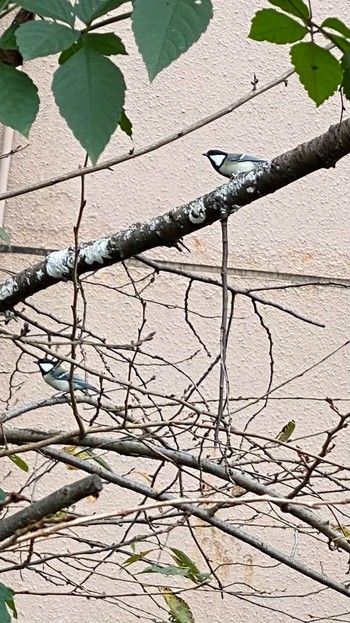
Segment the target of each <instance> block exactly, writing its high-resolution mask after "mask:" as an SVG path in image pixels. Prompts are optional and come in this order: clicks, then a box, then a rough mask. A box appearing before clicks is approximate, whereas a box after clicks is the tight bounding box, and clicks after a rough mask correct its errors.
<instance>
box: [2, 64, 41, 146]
mask: <svg viewBox="0 0 350 623" xmlns="http://www.w3.org/2000/svg"><path fill="white" fill-rule="evenodd" d="M0 93H1V97H0V122H1V123H3V124H4V125H8V126H9V127H10V128H13V129H14V130H18V132H20V133H21V134H23V135H24V136H25V137H28V134H29V130H30V128H31V126H32V123H33V121H34V119H35V117H36V115H37V113H38V110H39V97H38V89H37V88H36V86H35V84H34V82H32V80H31V79H30V78H29V76H28V75H27V74H26V73H25V72H24V71H18V69H16V68H15V67H10V66H9V65H6V64H5V63H0Z"/></svg>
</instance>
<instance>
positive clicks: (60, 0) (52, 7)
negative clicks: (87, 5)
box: [20, 0, 74, 26]
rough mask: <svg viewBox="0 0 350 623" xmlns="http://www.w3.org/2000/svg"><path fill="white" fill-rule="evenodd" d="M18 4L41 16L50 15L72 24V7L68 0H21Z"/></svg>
mask: <svg viewBox="0 0 350 623" xmlns="http://www.w3.org/2000/svg"><path fill="white" fill-rule="evenodd" d="M20 5H21V7H23V8H24V9H27V11H32V12H33V13H36V14H37V15H40V16H41V17H51V18H52V19H58V20H60V21H61V22H65V23H66V24H69V25H70V26H73V25H74V14H73V7H72V5H71V3H70V2H69V0H21V1H20Z"/></svg>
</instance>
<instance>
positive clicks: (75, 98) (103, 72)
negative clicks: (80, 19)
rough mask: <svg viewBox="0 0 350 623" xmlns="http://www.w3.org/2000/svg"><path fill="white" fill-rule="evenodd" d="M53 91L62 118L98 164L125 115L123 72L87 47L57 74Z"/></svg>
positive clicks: (67, 62)
mask: <svg viewBox="0 0 350 623" xmlns="http://www.w3.org/2000/svg"><path fill="white" fill-rule="evenodd" d="M52 91H53V94H54V98H55V101H56V104H57V106H58V107H59V110H60V113H61V115H62V117H63V118H64V119H65V120H66V122H67V124H68V125H69V127H70V129H71V130H72V132H73V134H74V136H75V137H76V138H77V139H78V141H79V143H80V144H81V145H82V147H84V149H86V151H87V152H88V154H89V156H90V158H91V161H92V162H93V163H95V162H96V161H97V159H98V157H99V155H100V154H101V152H102V151H103V149H104V148H105V147H106V145H107V143H108V141H109V139H110V137H111V136H112V134H113V132H114V130H115V129H116V127H117V125H118V122H119V119H120V117H121V114H122V111H123V106H124V93H125V82H124V78H123V74H122V72H121V71H120V69H119V68H118V67H117V66H116V65H114V64H113V63H112V61H111V60H109V59H108V58H106V57H105V56H103V55H102V54H99V53H98V52H95V50H93V49H91V48H90V47H89V46H86V45H85V46H83V47H82V48H81V49H80V50H79V51H78V52H77V53H76V54H73V56H71V57H70V58H69V59H68V60H67V61H66V62H65V63H64V64H63V65H61V66H60V67H59V68H58V69H57V70H56V72H55V75H54V79H53V82H52ZM67 94H68V95H69V97H67Z"/></svg>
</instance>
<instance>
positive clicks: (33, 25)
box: [16, 20, 80, 61]
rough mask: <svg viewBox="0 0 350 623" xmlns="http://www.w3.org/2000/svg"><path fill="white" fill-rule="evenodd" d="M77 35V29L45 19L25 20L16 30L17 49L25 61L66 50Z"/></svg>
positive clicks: (78, 34)
mask: <svg viewBox="0 0 350 623" xmlns="http://www.w3.org/2000/svg"><path fill="white" fill-rule="evenodd" d="M79 36H80V33H79V31H77V30H73V29H72V28H68V27H67V26H63V24H55V23H54V22H46V21H45V20H40V21H37V22H26V23H25V24H22V25H21V26H19V28H18V29H17V32H16V39H17V43H18V47H19V50H20V52H21V54H22V56H23V58H24V60H26V61H29V60H31V59H32V58H37V57H38V56H49V54H57V52H61V50H66V49H67V48H69V47H70V46H71V45H72V44H73V43H74V42H75V41H76V40H77V39H78V37H79Z"/></svg>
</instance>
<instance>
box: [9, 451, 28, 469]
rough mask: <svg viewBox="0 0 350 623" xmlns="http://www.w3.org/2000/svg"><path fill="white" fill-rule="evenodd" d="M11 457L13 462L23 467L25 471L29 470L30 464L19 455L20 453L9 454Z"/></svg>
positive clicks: (20, 467)
mask: <svg viewBox="0 0 350 623" xmlns="http://www.w3.org/2000/svg"><path fill="white" fill-rule="evenodd" d="M9 459H10V461H12V463H14V464H15V465H17V467H19V469H21V470H22V471H23V472H27V471H28V470H29V467H28V464H27V463H26V462H25V461H23V459H22V458H21V457H20V456H18V454H9Z"/></svg>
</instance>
